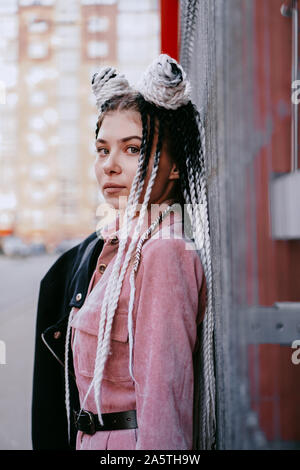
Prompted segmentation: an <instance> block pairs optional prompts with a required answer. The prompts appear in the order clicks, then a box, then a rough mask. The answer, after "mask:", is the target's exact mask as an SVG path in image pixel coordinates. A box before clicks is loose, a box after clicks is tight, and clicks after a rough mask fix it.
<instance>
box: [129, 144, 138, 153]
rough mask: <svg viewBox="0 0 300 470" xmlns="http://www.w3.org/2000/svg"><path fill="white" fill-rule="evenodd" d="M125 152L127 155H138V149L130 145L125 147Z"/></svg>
mask: <svg viewBox="0 0 300 470" xmlns="http://www.w3.org/2000/svg"><path fill="white" fill-rule="evenodd" d="M127 151H129V153H131V154H137V153H140V149H139V147H135V146H132V145H130V146H129V147H127Z"/></svg>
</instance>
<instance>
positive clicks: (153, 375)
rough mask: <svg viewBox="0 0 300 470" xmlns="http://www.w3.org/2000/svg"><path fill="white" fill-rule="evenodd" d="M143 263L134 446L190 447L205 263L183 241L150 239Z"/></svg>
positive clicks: (137, 331) (136, 342) (138, 308)
mask: <svg viewBox="0 0 300 470" xmlns="http://www.w3.org/2000/svg"><path fill="white" fill-rule="evenodd" d="M149 243H150V242H149ZM141 263H142V264H141V266H140V268H141V270H140V271H139V272H138V277H139V281H138V279H137V290H138V294H139V295H138V298H137V299H136V301H137V304H136V305H135V310H134V315H136V326H135V337H134V356H133V365H134V369H133V373H134V377H135V379H136V381H137V383H136V384H135V391H136V407H137V421H138V430H137V445H136V449H137V450H138V449H153V450H158V449H165V450H172V449H179V450H183V449H192V439H193V386H194V376H193V356H192V354H193V350H194V348H195V345H196V340H197V323H199V319H200V320H201V321H202V318H203V313H204V312H201V311H200V307H202V304H201V302H200V290H202V289H201V286H202V284H203V280H204V274H203V269H202V264H201V261H200V258H199V256H198V255H197V252H195V251H191V250H186V249H185V242H184V240H180V239H179V240H176V239H175V240H174V239H171V240H155V241H154V240H153V241H151V246H150V245H149V246H147V247H146V246H145V247H144V252H143V254H142V258H141ZM138 286H139V287H138ZM198 311H199V315H198Z"/></svg>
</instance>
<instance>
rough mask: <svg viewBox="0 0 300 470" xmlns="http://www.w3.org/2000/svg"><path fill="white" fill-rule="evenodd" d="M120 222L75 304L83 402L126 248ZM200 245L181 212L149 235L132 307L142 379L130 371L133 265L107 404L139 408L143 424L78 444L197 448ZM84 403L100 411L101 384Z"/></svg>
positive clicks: (202, 290) (116, 330) (119, 314)
mask: <svg viewBox="0 0 300 470" xmlns="http://www.w3.org/2000/svg"><path fill="white" fill-rule="evenodd" d="M114 227H115V224H112V225H110V226H108V227H107V228H106V229H105V230H103V231H102V236H103V238H104V246H103V249H102V252H101V253H100V256H99V258H98V261H97V264H96V269H95V271H94V274H93V276H92V279H91V281H90V285H89V288H88V293H87V296H86V300H85V302H84V304H83V306H82V307H81V308H80V309H76V308H73V312H74V318H73V320H72V323H71V326H72V343H71V344H72V350H73V359H74V369H75V375H76V382H77V387H78V391H79V397H80V402H81V403H82V402H83V399H84V397H85V394H86V392H87V389H88V387H89V384H90V382H91V380H92V377H93V372H94V364H95V355H96V347H97V334H98V325H99V317H100V313H101V303H102V300H103V297H104V292H105V287H106V285H107V280H108V278H109V274H110V272H111V270H112V266H113V263H112V261H113V260H114V258H115V256H116V254H117V250H118V243H119V239H118V233H119V231H116V230H114ZM141 233H142V232H141ZM128 244H129V242H128ZM127 246H128V245H127ZM193 247H194V245H193V243H192V241H190V240H189V239H187V238H186V237H185V236H184V234H183V229H182V219H181V214H179V213H175V214H174V217H173V214H171V216H168V217H167V218H166V219H164V220H163V222H162V224H161V226H160V229H159V231H157V232H156V233H154V234H153V235H152V236H151V237H150V238H148V239H147V240H146V241H145V242H144V245H143V248H142V252H141V260H140V265H139V268H138V272H137V275H136V283H135V284H136V294H135V302H134V308H133V313H132V316H133V337H134V343H133V375H134V377H135V379H136V381H137V383H134V381H133V380H132V378H131V376H130V373H129V343H128V326H127V313H128V304H129V296H130V284H129V276H130V271H131V269H128V270H127V272H126V274H125V277H124V281H123V285H122V289H121V293H120V298H119V303H118V306H117V310H116V312H115V316H114V319H113V324H112V332H111V350H110V354H109V356H108V359H107V362H106V364H105V368H104V376H103V380H102V386H101V411H102V413H109V412H117V411H125V410H133V409H135V410H136V413H137V423H138V428H137V429H125V430H115V431H98V432H96V433H95V434H94V435H88V434H85V433H83V432H81V431H78V434H77V441H76V449H81V450H83V449H97V450H100V449H101V450H102V449H118V450H124V449H126V450H127V449H128V450H138V449H143V450H144V449H152V450H159V449H164V450H172V449H179V450H184V449H192V439H193V386H194V377H193V352H194V351H195V348H196V346H197V344H198V341H197V325H198V324H199V323H200V322H201V321H202V320H203V316H204V311H205V295H206V282H205V276H204V272H203V268H202V264H201V261H200V258H199V255H198V254H197V251H195V249H191V248H193ZM123 256H124V255H123ZM123 259H124V258H123ZM84 408H85V409H86V410H89V411H92V412H93V413H96V412H97V411H96V405H95V401H94V391H93V390H92V391H91V392H90V394H89V396H88V398H87V400H86V403H85V406H84Z"/></svg>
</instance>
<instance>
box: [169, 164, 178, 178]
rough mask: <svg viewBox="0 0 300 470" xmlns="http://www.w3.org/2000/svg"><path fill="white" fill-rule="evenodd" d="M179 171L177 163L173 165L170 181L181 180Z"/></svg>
mask: <svg viewBox="0 0 300 470" xmlns="http://www.w3.org/2000/svg"><path fill="white" fill-rule="evenodd" d="M179 177H180V175H179V170H178V168H177V166H176V163H173V166H172V168H171V171H170V174H169V180H177V179H179Z"/></svg>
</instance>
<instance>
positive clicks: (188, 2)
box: [180, 0, 267, 449]
mask: <svg viewBox="0 0 300 470" xmlns="http://www.w3.org/2000/svg"><path fill="white" fill-rule="evenodd" d="M180 7H181V58H180V61H181V63H182V65H183V67H184V68H185V69H186V71H187V72H188V75H189V78H190V80H191V83H192V85H193V100H194V102H195V103H196V104H197V106H198V109H199V110H200V112H201V115H202V118H203V120H204V123H205V128H206V155H207V178H208V202H209V217H210V228H211V244H212V264H213V279H214V312H215V325H216V328H215V358H216V379H217V447H218V448H219V449H260V448H267V442H266V439H265V436H264V434H263V433H262V432H261V430H260V429H259V426H258V420H257V416H256V414H255V413H254V412H253V411H252V410H251V408H250V403H249V384H248V365H247V334H248V331H247V319H246V315H247V313H246V312H247V308H246V307H247V299H246V288H247V285H246V266H245V262H244V261H245V252H246V234H245V230H246V226H245V203H246V201H245V184H246V177H247V178H248V179H249V178H250V180H251V178H252V177H254V176H253V159H254V156H255V154H256V152H257V149H258V148H259V147H260V146H261V145H262V143H263V142H262V141H263V139H264V138H266V136H261V135H259V134H257V133H256V132H255V130H254V128H253V113H254V109H253V102H254V100H253V84H252V79H251V76H252V71H253V66H254V65H253V61H254V53H255V51H254V50H253V24H252V8H253V2H252V1H243V0H198V1H194V0H181V5H180ZM250 205H251V208H250V214H251V217H253V219H254V220H253V221H254V223H253V224H252V227H255V206H254V201H252V200H251V196H250ZM250 225H251V224H250ZM248 236H249V234H248ZM250 236H251V237H253V244H254V246H255V233H253V234H250ZM253 262H254V263H255V260H253ZM254 271H255V265H254ZM255 289H256V290H257V285H254V290H255ZM255 295H257V293H256V294H255Z"/></svg>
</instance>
